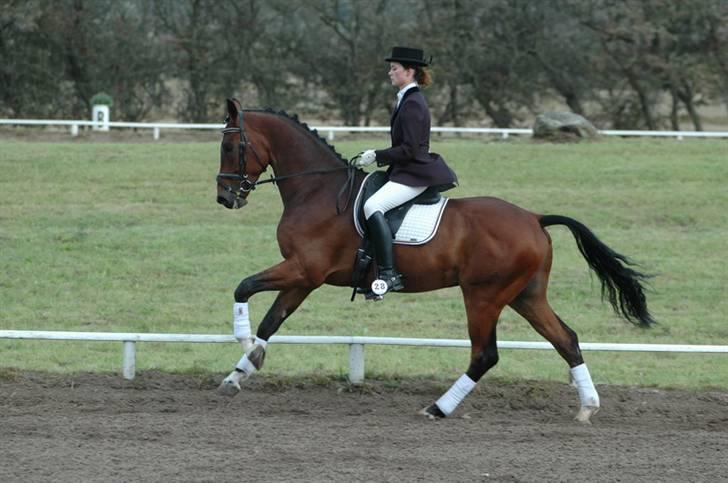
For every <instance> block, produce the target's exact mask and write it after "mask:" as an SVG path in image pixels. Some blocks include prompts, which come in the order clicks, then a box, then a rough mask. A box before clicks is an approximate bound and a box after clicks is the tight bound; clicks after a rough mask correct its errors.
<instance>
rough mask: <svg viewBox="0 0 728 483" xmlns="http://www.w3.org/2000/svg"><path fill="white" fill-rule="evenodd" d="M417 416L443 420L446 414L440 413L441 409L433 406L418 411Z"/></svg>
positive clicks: (435, 405)
mask: <svg viewBox="0 0 728 483" xmlns="http://www.w3.org/2000/svg"><path fill="white" fill-rule="evenodd" d="M417 414H419V415H420V416H424V417H426V418H427V419H429V420H435V419H443V418H444V417H445V413H443V412H442V411H440V408H438V407H437V404H431V405H429V406H427V407H426V408H424V409H421V410H420V411H418V412H417Z"/></svg>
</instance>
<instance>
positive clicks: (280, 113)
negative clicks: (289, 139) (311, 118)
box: [259, 108, 349, 164]
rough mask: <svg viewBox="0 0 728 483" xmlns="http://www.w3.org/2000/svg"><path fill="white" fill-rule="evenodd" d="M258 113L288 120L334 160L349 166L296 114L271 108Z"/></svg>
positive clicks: (334, 149)
mask: <svg viewBox="0 0 728 483" xmlns="http://www.w3.org/2000/svg"><path fill="white" fill-rule="evenodd" d="M259 112H266V113H269V114H274V115H276V116H281V117H283V118H285V119H288V120H289V121H291V122H292V123H293V124H294V125H296V126H298V127H300V128H303V129H304V130H305V131H306V132H307V133H309V134H310V135H311V136H313V138H314V139H316V140H317V141H318V142H320V143H322V144H323V145H324V146H326V147H327V148H328V149H329V150H330V151H331V153H332V154H333V155H334V156H336V158H337V159H338V160H339V161H341V162H342V163H344V164H349V162H348V161H347V160H346V159H344V157H343V156H342V155H341V154H340V153H339V152H338V151H337V150H336V148H334V147H333V146H332V145H331V144H329V142H328V141H327V140H326V139H325V138H324V137H322V136H321V135H319V133H318V131H317V130H316V129H311V128H310V127H309V126H308V124H306V123H305V122H302V121H301V120H299V119H298V115H296V114H293V115H291V114H288V113H287V112H286V111H283V110H281V111H275V110H273V109H271V108H267V109H262V110H260V111H259Z"/></svg>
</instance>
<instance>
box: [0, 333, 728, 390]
mask: <svg viewBox="0 0 728 483" xmlns="http://www.w3.org/2000/svg"><path fill="white" fill-rule="evenodd" d="M0 339H36V340H38V339H41V340H80V341H101V342H122V343H123V360H122V375H123V377H124V378H125V379H134V374H135V372H136V343H137V342H185V343H237V341H236V340H235V338H234V337H233V336H231V335H215V334H147V333H126V332H56V331H39V330H0ZM269 342H270V343H272V344H340V345H348V346H349V380H350V381H351V382H352V383H354V384H358V383H361V382H363V381H364V346H366V345H396V346H418V347H462V348H469V347H470V341H468V340H464V339H407V338H398V337H359V336H296V335H291V336H286V335H280V336H279V335H275V336H273V337H271V339H270V341H269ZM579 346H580V348H581V350H582V351H617V352H687V353H723V354H728V346H725V345H682V344H614V343H601V342H582V343H580V344H579ZM498 348H499V349H531V350H552V349H553V347H552V346H551V344H550V343H548V342H523V341H498Z"/></svg>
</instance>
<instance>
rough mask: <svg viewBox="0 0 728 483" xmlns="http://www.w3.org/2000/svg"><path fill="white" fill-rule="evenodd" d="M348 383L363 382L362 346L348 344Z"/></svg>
mask: <svg viewBox="0 0 728 483" xmlns="http://www.w3.org/2000/svg"><path fill="white" fill-rule="evenodd" d="M349 381H350V382H351V383H352V384H361V383H362V382H364V344H349Z"/></svg>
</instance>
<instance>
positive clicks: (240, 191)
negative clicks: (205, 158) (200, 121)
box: [216, 109, 357, 214]
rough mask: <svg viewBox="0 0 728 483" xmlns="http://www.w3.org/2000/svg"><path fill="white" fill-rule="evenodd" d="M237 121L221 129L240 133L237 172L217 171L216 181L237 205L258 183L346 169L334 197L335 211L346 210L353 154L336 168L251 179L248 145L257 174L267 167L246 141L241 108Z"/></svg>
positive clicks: (350, 195) (351, 191)
mask: <svg viewBox="0 0 728 483" xmlns="http://www.w3.org/2000/svg"><path fill="white" fill-rule="evenodd" d="M229 120H230V119H229V118H228V119H226V124H227V123H228V122H229ZM239 121H240V122H239V123H238V127H226V128H223V129H222V134H223V136H224V135H225V134H231V133H237V134H239V135H240V143H239V144H238V172H237V173H218V175H217V178H216V181H217V184H218V186H220V187H221V188H222V189H223V190H225V191H226V192H227V193H229V194H231V195H232V196H233V197H234V198H235V203H236V205H237V206H244V205H245V204H246V202H247V201H246V200H245V198H244V195H245V194H247V193H249V192H251V191H253V190H254V189H255V188H256V186H258V185H259V184H265V183H274V184H275V183H277V182H278V181H283V180H286V179H289V178H295V177H298V176H307V175H313V174H324V173H332V172H336V171H341V170H344V169H346V170H347V178H346V182H345V183H344V185H343V186H342V187H341V189H340V190H339V193H338V195H337V197H336V212H337V214H338V213H342V212H343V211H344V210H346V209H347V208H348V206H349V203H350V201H351V199H352V198H353V196H354V182H355V180H356V179H355V176H354V172H355V171H357V168H356V167H355V166H354V163H353V162H354V160H355V159H356V158H357V156H355V157H354V158H352V159H351V160H349V162H348V163H347V164H346V166H341V167H336V168H325V169H315V170H311V171H302V172H300V173H293V174H287V175H282V176H271V177H270V178H268V179H264V180H260V179H257V180H251V179H250V177H249V175H248V171H247V160H246V157H245V150H246V148H247V147H250V149H251V151H252V152H253V154H254V155H255V159H256V161H257V163H258V166H260V168H261V172H260V173H259V175H258V176H260V175H261V174H263V173H264V172H265V171H266V170H267V169H268V168H267V167H266V166H264V165H263V162H262V161H261V160H260V156H259V155H258V152H257V151H256V150H255V147H254V146H253V145H252V144H251V143H250V142H249V141H248V138H247V136H246V135H245V127H244V124H243V122H244V118H243V110H242V109H241V110H240V111H239ZM223 179H229V180H233V181H235V182H237V183H239V184H238V187H237V188H234V187H233V186H234V185H228V184H225V183H222V182H221V181H222V180H223ZM346 192H348V193H349V195H348V196H347V197H346V203H345V204H344V206H343V208H342V207H341V206H340V205H339V200H340V199H341V197H342V195H344V194H345V193H346Z"/></svg>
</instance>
